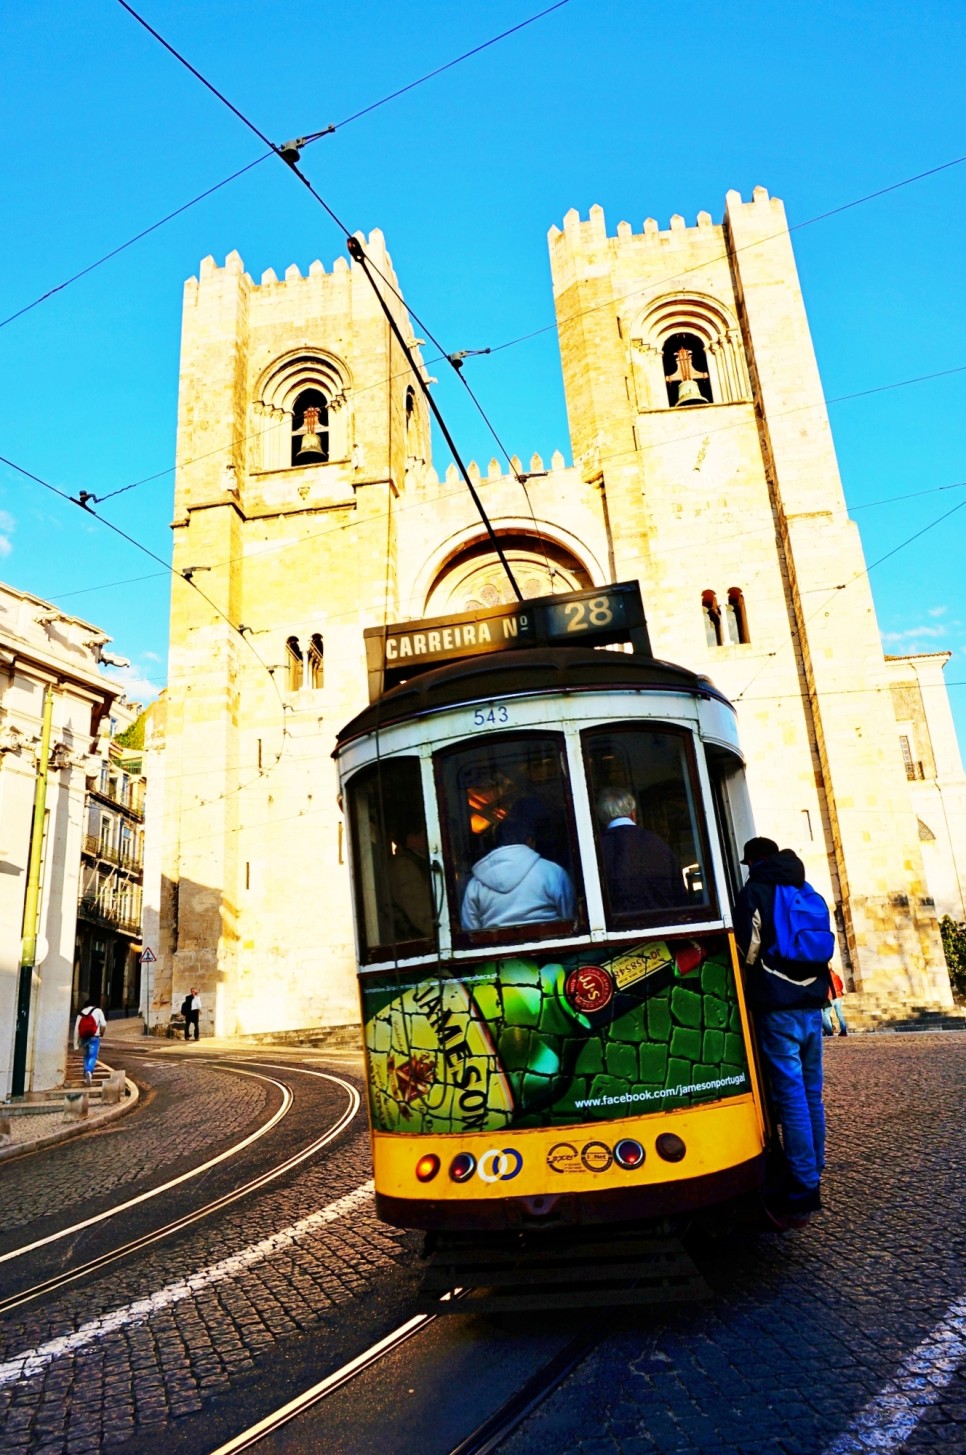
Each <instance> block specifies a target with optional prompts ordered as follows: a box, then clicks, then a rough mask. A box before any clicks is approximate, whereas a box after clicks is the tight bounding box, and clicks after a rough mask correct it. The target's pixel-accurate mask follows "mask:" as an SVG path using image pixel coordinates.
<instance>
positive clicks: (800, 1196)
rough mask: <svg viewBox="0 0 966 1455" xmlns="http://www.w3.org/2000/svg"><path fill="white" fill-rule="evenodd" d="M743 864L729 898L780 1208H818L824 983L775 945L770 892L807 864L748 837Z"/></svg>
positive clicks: (795, 881)
mask: <svg viewBox="0 0 966 1455" xmlns="http://www.w3.org/2000/svg"><path fill="white" fill-rule="evenodd" d="M742 863H744V864H747V865H748V880H747V883H746V884H745V886H744V888H743V889H742V890H741V893H740V894H739V895H738V898H737V900H736V901H735V939H736V941H737V943H738V949H739V952H740V955H741V960H742V963H743V965H744V970H745V988H746V991H747V995H748V1002H749V1005H750V1007H751V1010H752V1012H753V1014H754V1017H755V1027H756V1030H757V1032H758V1045H759V1049H760V1051H761V1057H762V1062H763V1065H764V1070H765V1075H766V1077H767V1081H768V1088H769V1091H770V1095H771V1102H772V1105H773V1108H774V1111H775V1115H776V1117H777V1119H778V1121H780V1122H781V1128H782V1145H783V1148H784V1152H785V1159H786V1161H787V1163H788V1168H789V1172H790V1175H791V1180H790V1185H789V1188H788V1190H787V1192H786V1193H785V1194H784V1196H783V1197H782V1198H781V1208H780V1210H781V1211H785V1212H791V1213H795V1212H813V1211H816V1210H817V1209H818V1208H819V1207H820V1206H821V1199H820V1196H819V1180H820V1178H821V1175H822V1169H823V1168H824V1166H825V1109H824V1107H823V1105H822V1006H823V1005H824V1004H825V1000H826V997H827V995H828V987H829V970H828V965H827V964H826V963H819V962H806V961H801V960H785V959H783V958H782V956H780V955H779V954H778V953H777V951H776V950H775V948H774V945H775V918H774V903H775V889H776V886H777V885H779V884H788V885H793V886H799V885H802V884H804V883H805V866H804V864H803V863H802V861H801V859H799V857H798V855H797V854H795V853H793V852H792V850H791V849H782V850H781V851H779V849H778V845H777V844H776V843H775V841H774V840H773V839H764V838H758V839H749V841H748V843H747V844H746V845H745V852H744V857H743V859H742Z"/></svg>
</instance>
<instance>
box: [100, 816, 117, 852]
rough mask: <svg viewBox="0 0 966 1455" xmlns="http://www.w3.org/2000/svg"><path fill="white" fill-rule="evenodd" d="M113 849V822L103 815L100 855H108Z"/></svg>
mask: <svg viewBox="0 0 966 1455" xmlns="http://www.w3.org/2000/svg"><path fill="white" fill-rule="evenodd" d="M113 847H114V820H113V819H112V818H108V817H107V815H106V814H105V815H104V817H102V819H101V853H102V854H109V853H110V852H111V850H112V849H113Z"/></svg>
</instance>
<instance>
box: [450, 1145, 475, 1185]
mask: <svg viewBox="0 0 966 1455" xmlns="http://www.w3.org/2000/svg"><path fill="white" fill-rule="evenodd" d="M475 1171H476V1158H475V1157H474V1156H473V1154H472V1152H457V1154H456V1156H455V1157H454V1158H453V1160H452V1162H451V1163H450V1164H449V1175H450V1177H451V1178H452V1180H453V1181H454V1182H468V1181H469V1180H470V1178H471V1177H472V1176H473V1173H474V1172H475Z"/></svg>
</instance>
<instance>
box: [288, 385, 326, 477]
mask: <svg viewBox="0 0 966 1455" xmlns="http://www.w3.org/2000/svg"><path fill="white" fill-rule="evenodd" d="M328 458H329V401H328V400H327V399H326V397H325V395H324V394H323V393H322V391H321V390H320V389H303V390H302V393H301V394H300V395H299V396H298V398H297V399H296V401H295V405H294V408H293V410H292V464H293V465H319V464H322V463H324V462H325V461H326V460H327V459H328Z"/></svg>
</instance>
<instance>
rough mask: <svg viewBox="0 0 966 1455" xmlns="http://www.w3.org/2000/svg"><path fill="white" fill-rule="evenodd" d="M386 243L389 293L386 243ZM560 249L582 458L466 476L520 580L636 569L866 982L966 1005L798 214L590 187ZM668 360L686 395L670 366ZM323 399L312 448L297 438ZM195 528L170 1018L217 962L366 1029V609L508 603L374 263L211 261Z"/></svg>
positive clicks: (155, 817)
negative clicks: (724, 699) (687, 400)
mask: <svg viewBox="0 0 966 1455" xmlns="http://www.w3.org/2000/svg"><path fill="white" fill-rule="evenodd" d="M363 241H364V242H365V241H366V240H365V239H363ZM366 246H367V251H368V253H369V255H370V256H371V257H372V259H373V261H374V263H375V265H376V267H377V268H378V269H379V271H380V272H381V273H382V274H383V275H384V276H385V277H386V278H387V279H388V280H390V282H391V284H392V287H393V288H394V287H395V286H396V283H395V278H394V274H393V272H392V264H391V261H390V260H389V258H388V256H387V254H386V252H385V246H384V243H383V240H382V237H381V234H379V233H373V234H372V236H371V237H370V238H369V239H368V242H367V243H366ZM550 252H551V265H552V272H553V282H554V294H555V299H556V306H557V315H558V330H559V336H560V348H561V356H562V361H563V372H564V386H565V392H566V398H567V407H568V412H569V420H570V430H571V438H572V447H573V458H574V461H575V463H574V465H573V466H572V467H567V466H565V465H564V461H563V458H562V457H561V456H559V455H555V456H554V457H553V459H552V460H551V461H550V462H549V464H548V466H546V467H545V465H544V462H543V461H542V460H541V459H540V458H539V457H537V456H534V457H533V458H532V459H531V460H530V461H529V462H528V463H527V464H525V465H523V464H521V462H520V461H519V460H516V459H514V460H513V462H512V467H511V470H510V471H509V472H506V473H505V472H504V471H503V469H501V467H500V465H499V464H498V463H497V462H496V461H491V462H490V465H489V467H488V468H486V469H484V470H482V471H481V470H480V469H478V468H477V467H476V466H475V465H473V466H471V475H473V476H474V478H475V479H476V480H477V481H478V482H479V490H480V493H481V495H482V497H483V499H484V502H485V505H486V509H487V512H488V514H489V516H490V518H491V520H492V522H493V525H494V527H495V529H496V530H497V531H498V533H499V534H500V536H501V537H502V543H503V545H504V548H505V550H506V553H507V556H508V558H509V560H510V562H511V565H512V566H513V569H514V573H515V575H516V576H517V579H518V581H520V583H521V585H522V587H523V590H524V592H525V594H528V595H536V594H544V593H546V592H548V591H551V590H569V589H573V588H576V587H579V586H584V585H596V584H602V583H604V582H606V581H610V580H625V579H628V578H631V577H637V578H638V579H640V581H641V583H642V589H643V595H644V600H645V605H646V609H647V613H648V622H649V627H650V633H651V641H652V644H653V647H654V650H655V653H656V655H658V656H661V657H665V658H667V659H670V660H672V661H679V662H682V663H684V664H686V665H687V666H689V667H691V668H693V669H696V670H699V671H706V672H707V673H708V674H709V675H710V676H711V677H713V679H714V680H715V681H716V682H717V683H718V685H719V686H720V687H721V688H723V689H724V690H725V691H726V692H727V693H728V694H729V695H730V696H731V697H732V699H733V700H734V701H735V702H736V703H737V705H738V710H739V724H740V731H741V735H742V742H743V745H744V748H745V751H746V753H747V756H748V762H749V781H750V788H751V793H752V799H753V802H754V805H755V812H756V819H757V823H758V825H759V830H760V831H761V832H763V833H768V834H770V835H771V836H773V837H774V838H776V839H779V840H780V841H781V842H782V843H783V844H787V845H789V846H791V847H792V848H794V849H795V850H796V851H797V852H798V853H800V854H801V856H802V858H803V859H804V860H805V863H806V865H807V867H808V870H809V874H810V877H811V878H812V879H813V881H814V882H815V883H816V885H817V886H818V887H819V888H820V889H822V891H823V892H824V893H825V894H826V895H827V897H828V898H829V899H830V901H832V902H834V904H835V905H836V913H837V917H838V922H839V929H840V935H839V939H840V943H841V948H842V960H843V966H844V968H845V971H846V975H847V978H848V979H849V980H850V981H851V983H852V984H853V985H854V986H855V987H856V988H862V989H869V990H875V991H876V992H878V993H883V994H889V995H893V996H896V997H900V998H902V999H903V1000H906V999H910V998H917V999H926V1000H934V1001H935V1000H938V1001H942V1002H948V1000H949V986H948V979H947V977H946V974H945V969H944V964H943V959H942V951H941V944H940V939H939V934H938V929H937V920H936V913H935V906H934V903H933V899H934V896H933V894H931V893H930V887H929V884H928V883H927V879H926V875H925V870H924V864H923V853H922V848H921V841H920V837H919V830H918V814H917V810H916V808H915V806H914V803H913V799H912V796H911V793H910V783H909V781H908V780H907V778H906V774H905V770H904V766H903V757H902V753H901V751H900V742H899V737H900V734H899V733H898V731H897V722H896V717H895V714H894V712H893V696H892V676H893V675H894V671H893V670H892V669H890V667H889V666H888V664H887V663H886V661H885V659H884V658H883V654H882V650H881V646H880V643H879V638H878V631H877V626H876V620H875V613H874V609H873V605H872V598H871V594H870V591H869V587H868V581H867V578H866V576H865V572H864V561H863V557H862V551H861V545H860V543H859V538H858V533H857V530H856V527H855V525H854V524H853V523H852V522H851V521H850V520H849V519H848V516H847V513H846V509H845V502H844V498H843V494H842V487H841V482H840V479H839V474H838V469H837V465H836V461H835V455H834V449H833V446H832V439H831V434H830V431H829V425H828V419H827V415H826V411H825V408H824V403H823V397H822V390H821V384H820V381H819V376H818V370H817V366H816V362H815V357H814V352H813V349H812V344H811V338H810V335H809V331H808V324H807V320H806V316H805V310H804V305H803V302H802V296H801V292H800V289H799V285H798V279H797V273H796V269H795V262H794V257H793V255H792V250H791V244H790V240H789V236H788V230H787V225H786V222H785V217H784V210H783V208H782V205H781V203H780V202H778V201H777V200H774V199H771V198H769V197H768V195H767V193H766V192H765V191H764V189H761V188H758V189H756V191H755V194H754V197H753V199H752V200H751V201H750V202H747V203H746V202H743V201H742V200H741V198H740V197H739V196H738V194H737V193H729V194H728V198H727V202H726V210H725V217H724V220H723V222H722V224H721V225H720V226H715V225H713V223H712V221H711V218H710V216H709V215H708V214H706V213H702V214H699V217H698V223H697V226H696V227H692V228H688V227H686V226H685V225H684V221H683V219H681V218H678V217H676V218H672V220H671V227H670V228H669V229H667V230H665V231H661V230H660V229H659V228H658V226H657V224H656V223H655V222H654V221H653V220H651V219H649V220H648V221H647V222H646V223H645V224H644V229H643V232H642V233H640V234H635V233H634V232H633V230H632V228H631V227H630V225H629V224H627V223H621V224H619V226H618V228H617V234H616V236H613V237H610V236H608V235H607V230H606V226H605V222H604V217H603V214H602V212H601V211H600V209H599V208H593V209H591V213H590V217H589V218H588V219H587V220H585V221H582V220H581V219H580V218H579V217H578V216H577V214H576V213H573V212H571V213H570V214H568V216H567V218H566V219H565V223H564V228H563V230H562V231H560V230H558V229H557V228H554V229H553V230H552V231H551V234H550ZM393 308H394V310H395V316H396V317H397V320H398V322H399V324H400V328H401V330H402V332H403V334H404V336H405V337H407V338H409V337H411V327H410V324H409V322H408V319H407V317H406V313H405V308H404V306H403V305H402V304H401V303H400V302H399V301H398V299H395V298H393ZM682 349H683V350H684V353H685V356H686V363H685V366H684V368H683V369H682V366H681V358H682V353H681V350H682ZM675 364H676V365H677V371H676V377H677V378H678V379H679V380H684V379H685V378H686V377H687V376H688V375H689V374H690V375H691V379H690V381H689V382H688V383H687V384H685V383H684V382H678V383H672V384H670V385H669V384H668V383H667V376H668V375H669V374H671V373H674V372H675ZM417 365H418V367H422V366H421V364H419V361H418V354H417ZM686 389H689V390H690V391H691V394H692V396H693V395H694V394H695V393H696V392H697V391H700V394H701V396H702V397H701V398H699V399H697V400H696V401H695V403H694V404H693V405H691V406H690V407H684V406H683V405H681V406H679V405H677V403H676V399H677V398H678V397H681V396H683V395H684V392H685V390H686ZM320 398H321V401H322V405H323V415H322V422H321V426H320V428H321V427H322V426H324V427H325V434H324V438H323V437H321V436H320V437H319V440H318V441H316V442H317V443H320V444H321V449H320V450H319V452H318V453H317V454H316V455H315V457H314V458H313V457H309V458H308V460H307V462H303V460H296V456H295V451H296V450H297V449H298V448H299V445H300V442H301V440H302V438H303V432H304V430H305V428H307V426H308V416H305V415H304V409H305V406H306V404H307V403H308V402H312V403H313V404H314V403H318V402H319V400H320ZM303 418H304V423H303ZM293 429H295V430H296V435H295V445H294V446H293V443H292V441H293ZM520 477H526V478H525V480H521V478H520ZM174 536H175V546H174V566H175V571H176V573H177V572H180V573H183V574H184V575H186V576H188V577H189V578H190V579H188V580H184V579H178V578H177V576H176V579H175V582H174V587H173V598H172V614H171V628H172V629H171V662H170V674H169V688H168V694H167V704H166V708H165V717H164V724H163V744H164V748H163V769H162V771H160V772H156V770H155V769H154V767H152V768H151V769H150V771H149V774H148V777H149V783H151V784H154V783H155V782H157V784H158V788H157V793H158V795H159V799H158V803H159V805H160V806H159V807H158V810H157V812H156V813H155V814H153V813H152V807H151V799H150V797H149V803H148V834H149V838H150V836H151V835H152V834H153V835H154V836H155V843H154V847H153V848H152V846H151V844H150V843H149V846H148V849H147V853H146V882H145V896H146V926H147V923H148V921H149V920H150V922H151V924H152V925H153V924H155V923H156V924H157V936H158V949H159V959H158V965H157V967H156V971H155V974H154V976H153V980H152V984H153V990H152V993H151V1002H152V1004H151V1007H150V1009H151V1014H152V1016H153V1017H156V1018H157V1017H161V1018H163V1017H166V1016H167V1015H168V1014H169V1013H170V1011H171V1009H172V1008H173V1007H176V1005H177V1004H178V1003H179V1001H180V998H181V996H182V995H183V994H184V992H185V990H186V989H187V988H188V986H189V984H196V985H198V986H199V988H200V990H201V995H202V1002H203V1004H204V1005H205V1007H206V1015H207V1018H208V1028H209V1029H214V1030H218V1031H224V1032H231V1031H236V1030H238V1031H248V1032H251V1031H257V1030H261V1029H269V1028H276V1027H289V1026H299V1025H301V1026H307V1025H311V1024H317V1023H320V1022H321V1023H327V1024H336V1023H339V1022H343V1021H348V1020H352V1019H355V1017H356V1015H357V1007H356V992H355V986H354V973H353V950H352V931H351V921H350V915H349V891H348V875H347V870H346V866H345V862H344V860H345V846H344V842H343V827H342V822H341V817H340V814H339V810H338V806H337V804H336V779H335V773H334V770H333V766H332V763H331V761H330V753H331V750H332V746H333V742H334V734H335V732H336V730H337V729H338V728H339V726H340V725H341V724H342V723H343V722H344V721H345V720H347V719H348V718H349V717H351V716H352V715H353V714H354V713H355V712H357V711H358V710H359V709H360V708H361V707H362V706H363V705H364V703H365V701H366V679H365V662H364V658H363V652H362V632H363V629H364V627H367V626H372V625H377V624H379V623H380V622H382V621H385V620H400V619H404V618H407V617H420V616H426V615H432V614H439V613H442V612H443V611H447V610H451V609H458V608H468V607H470V606H473V605H475V604H477V603H480V604H484V605H486V604H495V603H496V602H497V601H499V600H502V599H507V588H506V583H505V580H504V579H503V577H502V573H501V571H500V568H499V566H498V564H497V563H496V561H495V557H494V554H493V552H492V550H491V548H490V547H489V545H488V544H487V542H486V539H485V534H484V530H483V527H482V525H481V523H480V521H479V518H478V517H477V515H476V513H475V511H474V508H473V505H472V503H471V501H470V499H469V497H468V493H467V492H466V490H465V487H464V485H463V484H462V481H461V480H460V479H459V478H458V476H457V474H456V471H455V469H454V468H453V467H450V468H449V470H448V471H447V472H446V475H445V476H444V477H443V478H442V479H440V478H439V477H438V476H437V474H436V472H435V471H434V469H433V467H432V463H431V459H430V443H429V425H428V417H427V409H426V406H425V403H424V400H423V396H422V392H421V390H420V388H419V385H418V381H417V380H416V379H415V378H414V377H413V375H412V373H411V371H410V369H409V366H408V364H407V363H406V361H405V358H404V357H403V356H402V355H401V353H400V351H399V350H398V348H397V347H396V346H395V345H394V344H393V341H392V337H391V333H390V331H389V329H388V326H387V324H386V322H385V319H384V317H383V315H382V313H381V311H380V310H379V308H378V305H377V303H376V301H375V299H374V298H373V296H372V293H371V290H370V288H369V285H368V283H367V282H366V279H365V277H364V276H363V274H362V272H361V270H360V269H359V267H358V266H357V265H355V264H351V265H350V264H349V263H347V262H346V260H345V259H338V260H337V261H336V263H335V265H334V267H333V269H332V271H331V272H326V271H325V270H324V269H323V267H322V265H321V264H320V263H314V264H313V265H312V267H311V268H310V270H309V273H308V275H307V276H306V277H302V276H301V275H300V274H299V271H298V269H296V268H290V269H289V270H288V272H287V273H286V275H285V280H284V281H279V280H278V279H277V278H276V277H275V274H274V273H271V272H269V273H266V274H265V275H263V278H262V280H261V283H260V285H256V284H255V283H254V282H253V281H252V280H251V279H250V278H249V277H248V276H247V274H246V273H245V271H244V268H243V265H242V262H241V259H240V258H239V257H238V255H237V254H231V255H230V256H229V258H228V259H227V260H226V263H225V266H224V268H218V267H216V265H215V264H214V262H213V261H212V260H211V259H210V258H209V259H206V261H205V262H204V263H203V264H202V267H201V272H200V277H199V278H198V279H197V280H195V279H192V280H190V281H189V283H188V284H187V286H186V292H185V310H184V337H183V348H182V377H181V403H180V414H179V438H178V476H177V485H176V497H175V517H174ZM940 681H941V679H940ZM939 690H941V687H940V689H939ZM947 711H948V707H947ZM953 743H954V740H953ZM957 762H958V757H957ZM959 771H960V773H961V768H960V769H959ZM162 785H163V805H161V804H160V795H161V793H162ZM150 791H151V790H149V792H150ZM957 832H958V830H957ZM964 853H966V851H964ZM960 857H961V858H963V857H964V855H963V854H961V855H960ZM149 864H153V865H155V868H154V869H153V870H151V872H150V873H149V872H148V865H149ZM943 872H945V870H944V871H943ZM149 881H150V882H149ZM152 886H153V887H152ZM151 916H154V917H155V918H154V919H151ZM204 1024H205V1022H204V1020H203V1026H204Z"/></svg>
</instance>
